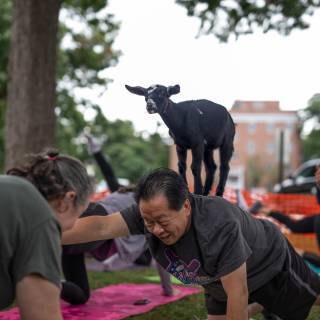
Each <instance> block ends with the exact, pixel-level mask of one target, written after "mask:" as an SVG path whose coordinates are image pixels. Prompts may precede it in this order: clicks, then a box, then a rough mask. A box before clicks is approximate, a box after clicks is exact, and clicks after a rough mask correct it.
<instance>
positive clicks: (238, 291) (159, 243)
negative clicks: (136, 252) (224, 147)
mask: <svg viewBox="0 0 320 320" xmlns="http://www.w3.org/2000/svg"><path fill="white" fill-rule="evenodd" d="M136 201H137V205H133V206H132V207H130V208H127V209H125V210H122V211H121V212H120V213H115V214H113V215H110V216H109V217H103V218H102V219H101V217H100V220H99V221H98V219H95V218H92V217H90V218H91V219H88V220H86V218H83V219H80V220H82V221H78V222H77V223H76V226H75V228H73V229H72V230H71V231H70V232H67V233H66V234H64V235H63V242H64V243H77V242H84V241H93V240H98V239H100V238H106V239H107V238H111V237H116V236H123V235H126V234H128V233H129V232H130V234H145V235H146V239H147V242H148V244H149V247H150V250H151V252H152V255H153V256H154V258H155V259H156V261H157V262H158V263H159V264H160V265H162V266H163V267H164V268H165V269H166V270H167V271H168V272H169V273H171V274H172V275H173V276H175V277H176V278H178V279H179V280H181V281H182V282H183V283H185V284H200V285H202V286H203V287H204V288H205V300H206V307H207V311H208V320H222V319H225V318H227V319H237V320H247V319H248V315H249V316H252V315H253V314H255V313H257V312H259V311H261V310H262V309H263V307H264V308H266V309H267V310H268V311H270V312H272V313H274V314H276V315H278V316H279V317H280V318H281V319H283V320H303V319H306V318H307V316H308V313H309V311H310V308H311V307H312V305H313V304H315V303H316V304H319V303H320V298H319V294H320V278H319V276H318V275H317V274H315V273H314V272H312V271H311V270H310V268H308V266H307V265H306V264H305V263H304V261H303V260H302V258H301V257H300V256H299V255H298V254H297V253H296V252H295V251H294V249H293V248H292V247H291V245H290V244H289V243H288V242H287V240H286V239H285V237H284V236H283V235H282V234H281V232H280V231H279V229H277V227H276V226H275V225H273V224H272V223H270V222H269V221H264V220H258V219H255V218H254V217H252V216H251V215H250V214H249V213H247V212H245V211H243V210H241V209H240V208H238V207H237V206H234V205H232V204H230V203H229V202H227V201H226V200H224V199H222V198H219V197H203V196H199V195H192V194H189V193H188V189H187V185H186V184H185V182H184V181H183V179H182V178H181V177H180V176H179V175H178V174H177V173H176V172H174V171H172V170H169V169H157V170H155V171H153V172H151V173H150V174H149V175H147V176H146V177H144V178H143V179H141V181H140V182H139V184H138V186H137V190H136Z"/></svg>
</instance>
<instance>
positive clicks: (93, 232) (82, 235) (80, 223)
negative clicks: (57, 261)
mask: <svg viewBox="0 0 320 320" xmlns="http://www.w3.org/2000/svg"><path fill="white" fill-rule="evenodd" d="M104 218H105V217H101V216H91V217H86V218H81V219H78V220H77V221H76V223H75V225H74V227H73V228H72V229H71V230H68V231H65V232H63V234H62V240H61V242H62V244H64V245H66V244H75V243H85V242H91V241H96V240H103V239H106V238H105V235H103V232H102V226H103V219H104Z"/></svg>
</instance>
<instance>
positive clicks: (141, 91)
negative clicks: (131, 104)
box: [125, 85, 147, 96]
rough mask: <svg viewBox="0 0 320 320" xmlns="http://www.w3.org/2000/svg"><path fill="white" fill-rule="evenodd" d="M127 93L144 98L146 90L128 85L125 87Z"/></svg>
mask: <svg viewBox="0 0 320 320" xmlns="http://www.w3.org/2000/svg"><path fill="white" fill-rule="evenodd" d="M125 87H126V88H127V90H128V91H130V92H131V93H133V94H137V95H139V96H146V94H147V89H145V88H142V87H130V86H128V85H125Z"/></svg>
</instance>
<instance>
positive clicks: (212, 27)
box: [176, 0, 320, 41]
mask: <svg viewBox="0 0 320 320" xmlns="http://www.w3.org/2000/svg"><path fill="white" fill-rule="evenodd" d="M176 3H178V4H179V5H182V6H184V7H185V8H186V9H187V12H188V15H189V16H195V17H198V18H199V19H200V22H201V24H200V31H199V33H200V34H210V33H213V34H214V35H216V36H217V37H218V38H219V39H220V40H221V41H227V40H228V38H229V36H230V35H235V36H236V37H238V36H239V35H242V34H247V33H252V32H253V31H254V30H255V29H256V28H260V29H262V30H263V32H268V31H270V30H276V31H278V32H279V33H281V34H284V35H287V34H289V33H290V32H291V30H293V29H305V28H307V27H308V26H309V24H308V22H307V17H308V16H310V15H311V14H312V13H313V12H314V10H315V9H316V8H318V7H320V0H282V1H279V0H176Z"/></svg>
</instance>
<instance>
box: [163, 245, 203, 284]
mask: <svg viewBox="0 0 320 320" xmlns="http://www.w3.org/2000/svg"><path fill="white" fill-rule="evenodd" d="M165 255H166V257H167V259H168V260H169V262H170V263H169V265H168V266H167V268H166V270H167V271H168V272H169V273H171V274H172V275H173V276H174V277H176V278H177V279H179V280H180V281H181V282H182V283H184V284H192V283H199V280H198V279H197V278H198V270H199V268H200V266H201V264H200V261H199V260H197V259H192V260H191V261H190V262H189V264H186V263H185V262H184V261H183V260H181V259H180V258H179V257H178V256H177V255H176V254H175V253H174V252H173V251H172V250H171V249H170V248H166V249H165Z"/></svg>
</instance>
